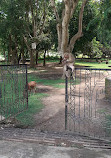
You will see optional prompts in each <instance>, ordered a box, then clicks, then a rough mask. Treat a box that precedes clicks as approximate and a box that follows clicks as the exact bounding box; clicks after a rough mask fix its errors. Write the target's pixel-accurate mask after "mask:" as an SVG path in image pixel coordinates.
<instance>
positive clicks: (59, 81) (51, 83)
mask: <svg viewBox="0 0 111 158" xmlns="http://www.w3.org/2000/svg"><path fill="white" fill-rule="evenodd" d="M30 81H36V82H37V83H38V84H39V83H40V84H43V85H46V86H53V87H55V88H63V87H64V86H63V84H64V83H65V81H64V79H57V80H53V79H40V78H38V77H37V76H36V75H33V74H29V75H28V82H30ZM61 84H62V86H61Z"/></svg>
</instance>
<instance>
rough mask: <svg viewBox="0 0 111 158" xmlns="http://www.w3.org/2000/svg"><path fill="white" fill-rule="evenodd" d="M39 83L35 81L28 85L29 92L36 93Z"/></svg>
mask: <svg viewBox="0 0 111 158" xmlns="http://www.w3.org/2000/svg"><path fill="white" fill-rule="evenodd" d="M36 88H37V83H36V82H35V81H31V82H29V83H28V91H29V92H36Z"/></svg>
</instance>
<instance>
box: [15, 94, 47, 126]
mask: <svg viewBox="0 0 111 158" xmlns="http://www.w3.org/2000/svg"><path fill="white" fill-rule="evenodd" d="M47 96H48V95H47V94H44V93H37V94H32V95H30V97H29V103H28V109H27V110H26V111H24V112H22V113H20V114H19V115H17V116H16V119H17V120H18V121H19V122H20V125H23V126H34V125H35V119H34V115H35V114H37V113H38V112H40V111H41V109H43V108H44V105H43V104H42V102H41V99H42V98H44V97H47Z"/></svg>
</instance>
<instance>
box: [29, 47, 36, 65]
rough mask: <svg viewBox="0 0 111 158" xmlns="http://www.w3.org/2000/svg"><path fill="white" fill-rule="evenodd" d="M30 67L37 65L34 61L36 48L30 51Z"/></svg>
mask: <svg viewBox="0 0 111 158" xmlns="http://www.w3.org/2000/svg"><path fill="white" fill-rule="evenodd" d="M30 67H31V68H34V67H35V62H34V50H33V49H32V50H31V51H30Z"/></svg>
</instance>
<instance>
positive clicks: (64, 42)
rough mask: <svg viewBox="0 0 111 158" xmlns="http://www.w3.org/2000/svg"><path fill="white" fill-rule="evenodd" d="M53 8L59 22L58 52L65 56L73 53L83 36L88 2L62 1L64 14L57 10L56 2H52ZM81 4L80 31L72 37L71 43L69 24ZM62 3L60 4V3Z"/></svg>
mask: <svg viewBox="0 0 111 158" xmlns="http://www.w3.org/2000/svg"><path fill="white" fill-rule="evenodd" d="M50 2H51V6H52V8H53V10H54V13H55V17H56V22H57V25H56V27H57V34H58V52H59V53H60V54H61V55H63V54H64V53H66V52H67V53H72V51H73V48H74V44H75V42H76V41H77V40H78V39H79V38H80V37H82V36H83V33H82V21H83V12H84V7H85V4H86V2H87V0H83V1H82V2H81V1H80V0H62V2H61V4H60V5H61V7H62V8H63V9H62V13H61V15H60V13H59V12H58V10H57V6H56V1H55V0H50ZM79 2H80V3H81V7H80V12H79V21H78V31H77V33H76V34H74V35H73V36H72V38H71V39H70V41H69V22H70V20H71V18H72V16H73V14H74V12H75V10H76V7H77V5H78V4H79ZM59 3H60V2H59Z"/></svg>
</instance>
